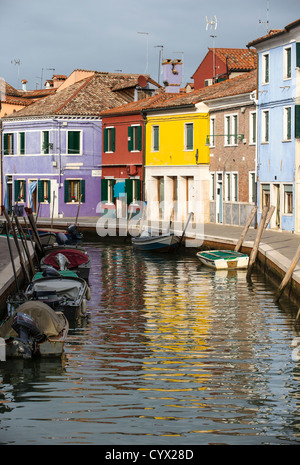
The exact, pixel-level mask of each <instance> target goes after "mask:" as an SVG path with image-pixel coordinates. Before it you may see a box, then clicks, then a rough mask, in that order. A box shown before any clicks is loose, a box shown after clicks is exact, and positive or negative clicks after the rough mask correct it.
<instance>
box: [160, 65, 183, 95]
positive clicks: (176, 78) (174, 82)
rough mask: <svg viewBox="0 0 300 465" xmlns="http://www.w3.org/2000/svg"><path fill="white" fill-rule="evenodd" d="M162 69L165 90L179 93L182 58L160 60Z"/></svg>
mask: <svg viewBox="0 0 300 465" xmlns="http://www.w3.org/2000/svg"><path fill="white" fill-rule="evenodd" d="M162 69H163V84H164V86H165V90H166V92H170V93H171V92H172V93H179V92H180V86H181V82H182V60H169V59H165V60H163V62H162Z"/></svg>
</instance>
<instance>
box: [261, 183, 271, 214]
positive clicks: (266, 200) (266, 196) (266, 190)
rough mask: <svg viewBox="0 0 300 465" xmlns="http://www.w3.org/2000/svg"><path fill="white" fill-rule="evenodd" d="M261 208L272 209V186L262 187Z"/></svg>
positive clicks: (264, 185) (265, 185) (263, 185)
mask: <svg viewBox="0 0 300 465" xmlns="http://www.w3.org/2000/svg"><path fill="white" fill-rule="evenodd" d="M261 194H262V195H261V199H262V202H261V207H262V209H263V208H264V207H270V184H262V185H261Z"/></svg>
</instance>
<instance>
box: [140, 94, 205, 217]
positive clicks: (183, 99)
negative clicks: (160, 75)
mask: <svg viewBox="0 0 300 465" xmlns="http://www.w3.org/2000/svg"><path fill="white" fill-rule="evenodd" d="M192 94H193V95H192ZM201 94H202V92H199V91H198V92H192V93H189V94H184V95H179V96H177V97H172V98H170V99H168V100H166V101H165V102H164V103H163V105H161V106H160V107H158V106H157V105H156V106H155V105H153V106H151V107H150V108H147V111H146V115H145V118H146V141H145V200H146V201H147V213H148V219H150V221H157V220H158V219H161V220H166V221H169V220H170V217H171V216H172V218H174V220H175V221H183V222H184V221H185V220H186V219H187V217H188V215H189V213H190V212H193V219H194V221H196V222H201V223H205V222H208V221H209V185H210V176H209V162H210V157H209V147H208V146H206V138H207V135H208V134H209V114H208V107H207V106H206V105H205V104H204V103H203V102H201V97H200V96H201Z"/></svg>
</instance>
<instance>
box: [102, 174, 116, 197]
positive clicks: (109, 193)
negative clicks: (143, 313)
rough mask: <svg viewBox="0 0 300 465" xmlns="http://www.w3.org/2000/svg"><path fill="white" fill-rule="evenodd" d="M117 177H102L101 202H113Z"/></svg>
mask: <svg viewBox="0 0 300 465" xmlns="http://www.w3.org/2000/svg"><path fill="white" fill-rule="evenodd" d="M115 182H116V181H115V179H101V202H105V203H113V201H114V185H115Z"/></svg>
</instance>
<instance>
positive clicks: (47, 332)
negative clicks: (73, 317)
mask: <svg viewBox="0 0 300 465" xmlns="http://www.w3.org/2000/svg"><path fill="white" fill-rule="evenodd" d="M20 314H21V315H27V316H28V317H29V318H30V321H31V322H33V323H34V325H35V329H37V330H38V334H36V335H35V336H31V337H29V338H28V339H26V338H24V334H23V336H20V335H18V331H19V330H18V329H17V328H16V326H15V325H14V321H15V315H20ZM68 331H69V322H68V320H67V318H66V317H65V315H64V314H63V313H62V312H55V311H54V310H53V309H51V308H50V307H49V306H48V305H46V304H44V303H42V302H38V301H26V302H23V303H22V304H21V305H19V306H18V307H17V308H16V311H15V312H14V313H13V314H12V315H10V316H8V318H7V319H6V320H5V321H4V322H3V323H2V324H1V326H0V335H1V337H2V338H3V339H4V340H5V356H6V358H33V357H61V356H62V354H63V352H64V343H65V341H66V338H67V334H68ZM32 334H33V333H32ZM34 341H35V342H34ZM25 354H26V356H25Z"/></svg>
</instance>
